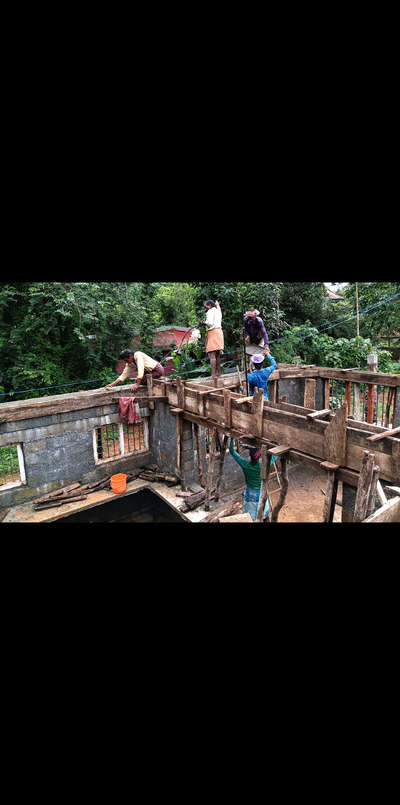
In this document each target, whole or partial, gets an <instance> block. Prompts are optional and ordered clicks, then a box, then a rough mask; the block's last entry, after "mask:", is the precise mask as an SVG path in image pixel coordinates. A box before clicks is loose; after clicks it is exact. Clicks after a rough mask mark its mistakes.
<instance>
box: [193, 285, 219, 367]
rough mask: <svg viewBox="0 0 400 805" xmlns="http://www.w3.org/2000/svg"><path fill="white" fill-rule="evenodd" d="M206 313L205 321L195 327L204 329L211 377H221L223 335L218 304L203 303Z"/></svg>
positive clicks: (208, 301) (209, 300) (210, 301)
mask: <svg viewBox="0 0 400 805" xmlns="http://www.w3.org/2000/svg"><path fill="white" fill-rule="evenodd" d="M204 308H205V310H206V311H207V315H206V319H205V321H200V322H199V323H198V325H197V327H205V328H206V344H205V346H206V352H207V354H208V355H209V357H210V364H211V374H212V377H220V375H221V352H222V350H223V348H224V334H223V332H222V329H221V321H222V313H221V308H220V306H219V302H217V301H215V302H213V300H212V299H207V301H206V302H204Z"/></svg>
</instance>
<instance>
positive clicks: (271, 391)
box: [268, 380, 278, 402]
mask: <svg viewBox="0 0 400 805" xmlns="http://www.w3.org/2000/svg"><path fill="white" fill-rule="evenodd" d="M277 388H278V381H277V380H270V381H269V382H268V399H269V401H270V402H276V395H277Z"/></svg>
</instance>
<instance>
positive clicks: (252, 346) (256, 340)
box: [243, 308, 269, 369]
mask: <svg viewBox="0 0 400 805" xmlns="http://www.w3.org/2000/svg"><path fill="white" fill-rule="evenodd" d="M243 326H244V334H245V342H246V355H248V356H252V355H257V354H259V353H260V352H262V350H263V349H264V350H265V349H266V347H268V345H269V342H268V333H267V331H266V329H265V325H264V322H263V320H262V318H261V316H260V311H259V310H256V309H255V308H254V310H247V311H246V313H245V314H244V316H243ZM264 354H266V353H265V352H264ZM248 361H249V366H248V368H249V369H251V364H250V358H249V359H248Z"/></svg>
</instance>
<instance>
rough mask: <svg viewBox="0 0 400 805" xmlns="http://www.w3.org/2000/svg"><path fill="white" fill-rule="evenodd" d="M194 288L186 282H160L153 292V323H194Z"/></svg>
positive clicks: (182, 325) (186, 324)
mask: <svg viewBox="0 0 400 805" xmlns="http://www.w3.org/2000/svg"><path fill="white" fill-rule="evenodd" d="M195 297H196V290H195V288H193V286H192V285H190V284H189V283H188V282H171V283H169V284H167V283H166V284H164V283H162V284H161V283H160V287H159V288H158V289H157V290H156V292H155V294H154V324H155V325H156V326H157V327H162V326H163V325H168V324H175V325H178V326H180V327H190V326H191V325H193V324H195V323H196V309H195Z"/></svg>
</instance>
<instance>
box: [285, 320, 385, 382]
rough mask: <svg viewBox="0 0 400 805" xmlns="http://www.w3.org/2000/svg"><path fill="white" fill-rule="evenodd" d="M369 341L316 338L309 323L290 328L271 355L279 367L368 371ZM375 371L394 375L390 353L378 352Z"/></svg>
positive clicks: (370, 346) (316, 335) (325, 336)
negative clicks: (311, 365) (297, 365)
mask: <svg viewBox="0 0 400 805" xmlns="http://www.w3.org/2000/svg"><path fill="white" fill-rule="evenodd" d="M373 348H374V347H373V344H372V342H371V339H369V338H362V337H361V336H359V337H358V338H357V337H355V338H333V337H332V336H331V335H326V334H325V333H324V334H322V335H319V334H318V330H317V329H316V328H315V327H311V325H310V322H306V325H303V326H302V327H298V326H296V327H292V328H290V330H289V331H288V332H287V333H286V335H285V337H284V338H283V339H282V340H280V341H279V342H277V343H276V344H275V345H274V346H273V348H272V346H271V351H273V354H274V357H275V359H276V360H277V361H278V362H281V363H296V362H299V363H315V364H317V366H332V367H334V368H336V369H350V368H360V369H362V370H367V369H368V362H367V355H368V354H369V353H370V352H372V350H373ZM377 355H378V371H380V372H392V371H396V368H395V364H394V362H393V361H392V358H391V355H390V352H388V351H387V350H385V349H380V348H378V349H377Z"/></svg>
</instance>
